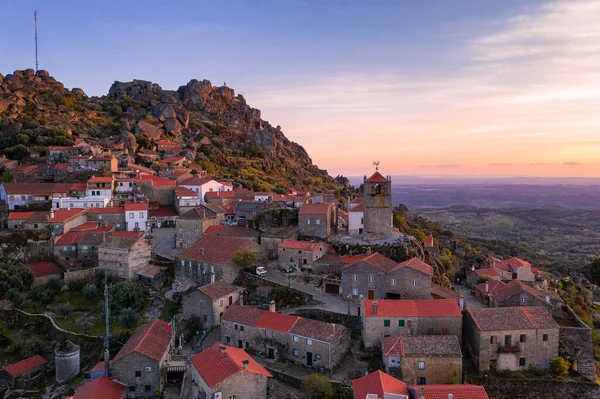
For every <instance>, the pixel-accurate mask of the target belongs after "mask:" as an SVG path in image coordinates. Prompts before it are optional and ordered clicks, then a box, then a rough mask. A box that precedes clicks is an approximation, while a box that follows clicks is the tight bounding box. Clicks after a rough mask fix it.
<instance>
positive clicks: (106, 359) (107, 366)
mask: <svg viewBox="0 0 600 399" xmlns="http://www.w3.org/2000/svg"><path fill="white" fill-rule="evenodd" d="M109 309H110V307H109V306H108V277H107V270H106V269H104V317H105V318H106V337H105V341H106V342H105V350H104V375H105V376H107V377H108V376H109V370H110V351H109V343H110V330H109V325H108V323H109V320H110V315H109V313H108V312H109Z"/></svg>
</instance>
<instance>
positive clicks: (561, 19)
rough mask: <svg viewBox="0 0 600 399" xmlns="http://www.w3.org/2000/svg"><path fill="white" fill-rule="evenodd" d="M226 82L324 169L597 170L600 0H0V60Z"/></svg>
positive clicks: (88, 81)
mask: <svg viewBox="0 0 600 399" xmlns="http://www.w3.org/2000/svg"><path fill="white" fill-rule="evenodd" d="M36 9H37V10H38V13H39V18H40V22H39V26H40V68H41V69H47V70H49V71H50V73H51V74H52V75H53V76H54V77H56V78H57V79H58V80H60V81H62V82H63V83H65V85H66V86H67V87H81V88H83V89H84V90H85V91H86V93H88V94H90V95H103V94H105V93H106V92H107V91H108V88H109V87H110V85H111V84H112V82H113V81H114V80H120V81H128V80H131V79H133V78H137V79H145V80H151V81H153V82H157V83H159V84H160V85H161V86H162V87H163V88H165V89H176V88H177V87H178V86H180V85H183V84H185V83H186V82H187V81H189V80H190V79H192V78H197V79H209V80H211V81H212V82H213V84H216V85H221V84H223V81H226V82H227V85H228V86H230V87H232V88H234V89H235V90H236V93H241V94H243V95H244V97H245V98H246V100H247V101H248V103H249V104H250V105H252V106H253V107H255V108H259V109H260V110H261V111H262V115H263V118H264V119H266V120H268V121H270V122H271V124H273V125H281V127H282V129H283V131H284V132H285V134H286V135H287V136H288V138H290V139H291V140H293V141H296V142H298V143H300V144H301V145H303V146H304V147H305V148H306V150H307V151H308V153H309V154H310V156H311V157H312V159H313V161H314V162H315V163H316V164H317V165H318V166H319V167H321V168H326V169H328V170H329V172H330V173H331V174H333V175H335V174H338V173H341V174H344V175H363V174H365V173H369V172H370V171H371V170H372V169H373V167H372V165H371V164H372V162H373V161H376V160H378V161H380V162H381V166H380V169H381V170H382V171H383V172H384V173H386V174H394V175H399V174H403V175H499V176H582V177H585V176H588V177H599V176H600V23H599V21H600V0H586V1H580V0H573V1H568V0H564V1H562V0H560V1H517V0H483V1H472V0H463V1H460V0H438V1H432V0H428V1H422V0H414V1H409V0H402V1H395V0H394V1H377V0H375V1H364V2H359V1H350V0H348V1H346V0H340V1H334V0H327V1H323V0H317V1H308V0H262V1H261V0H256V1H254V0H252V1H251V0H248V1H242V0H238V1H191V0H190V1H173V2H165V1H160V2H159V1H156V2H155V1H131V2H129V1H126V2H125V1H118V2H117V1H102V2H81V1H51V2H50V1H27V0H5V1H4V2H3V4H2V12H0V32H1V33H2V37H3V40H2V43H1V44H0V54H1V56H0V72H1V73H3V74H7V73H10V72H12V71H13V70H15V69H24V68H29V67H33V66H34V53H33V16H32V14H33V10H36Z"/></svg>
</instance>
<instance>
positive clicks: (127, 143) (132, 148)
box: [121, 131, 139, 154]
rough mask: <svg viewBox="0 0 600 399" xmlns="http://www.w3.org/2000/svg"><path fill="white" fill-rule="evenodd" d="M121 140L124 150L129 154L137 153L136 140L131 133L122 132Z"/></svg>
mask: <svg viewBox="0 0 600 399" xmlns="http://www.w3.org/2000/svg"><path fill="white" fill-rule="evenodd" d="M121 138H122V139H123V144H124V147H125V149H126V150H127V151H128V152H129V153H130V154H134V153H135V152H136V151H137V149H138V147H139V146H138V143H137V140H136V138H135V136H134V135H133V133H131V132H127V131H123V132H121Z"/></svg>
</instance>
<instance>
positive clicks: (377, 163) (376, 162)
mask: <svg viewBox="0 0 600 399" xmlns="http://www.w3.org/2000/svg"><path fill="white" fill-rule="evenodd" d="M373 166H375V170H376V171H378V170H379V161H375V162H373Z"/></svg>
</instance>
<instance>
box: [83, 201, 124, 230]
mask: <svg viewBox="0 0 600 399" xmlns="http://www.w3.org/2000/svg"><path fill="white" fill-rule="evenodd" d="M87 216H88V221H89V222H97V223H98V224H100V225H101V226H114V228H115V230H125V229H126V226H127V225H126V223H125V222H126V220H125V208H124V207H122V206H121V207H107V208H92V209H88V210H87Z"/></svg>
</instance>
